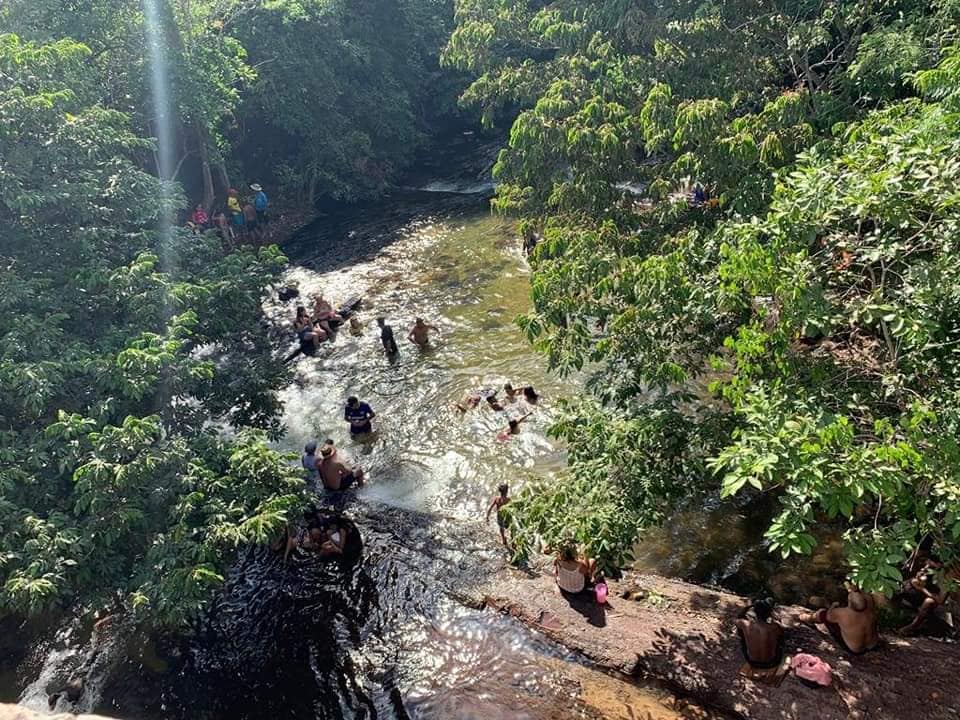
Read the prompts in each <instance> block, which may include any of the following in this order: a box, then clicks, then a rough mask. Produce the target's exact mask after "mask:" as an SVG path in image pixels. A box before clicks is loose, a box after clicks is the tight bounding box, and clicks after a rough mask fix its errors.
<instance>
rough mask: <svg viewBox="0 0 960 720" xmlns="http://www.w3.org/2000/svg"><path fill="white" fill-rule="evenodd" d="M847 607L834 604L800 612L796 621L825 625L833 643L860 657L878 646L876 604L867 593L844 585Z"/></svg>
mask: <svg viewBox="0 0 960 720" xmlns="http://www.w3.org/2000/svg"><path fill="white" fill-rule="evenodd" d="M847 590H848V593H847V607H840V604H839V603H834V604H833V605H831V606H830V609H829V610H827V609H823V610H818V611H817V612H815V613H803V614H801V615H800V618H799V619H800V622H805V623H811V624H812V623H816V624H818V625H825V626H826V628H827V630H829V631H830V634H831V635H832V636H833V638H834V640H836V641H837V643H838V644H839V645H840V647H842V648H843V649H844V650H846V651H847V652H849V653H851V654H852V655H863V654H864V653H865V652H867V651H868V650H873V649H874V648H875V647H877V645H878V644H879V643H880V635H879V633H878V632H877V604H876V602H874V599H873V598H872V597H871V596H870V595H868V594H867V593H864V592H861V591H860V590H859V589H858V588H856V587H854V586H853V585H850V584H849V583H848V584H847Z"/></svg>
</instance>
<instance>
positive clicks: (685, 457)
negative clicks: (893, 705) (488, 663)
mask: <svg viewBox="0 0 960 720" xmlns="http://www.w3.org/2000/svg"><path fill="white" fill-rule="evenodd" d="M956 17H957V16H956V8H955V7H954V5H953V4H952V3H943V4H939V5H935V6H929V5H926V4H920V3H912V2H903V3H882V4H879V5H878V4H876V3H868V2H831V3H826V4H824V3H806V2H792V3H788V4H787V5H786V6H784V5H782V4H774V3H769V2H765V1H760V2H734V3H723V4H719V5H718V4H704V3H700V2H691V3H670V4H666V5H662V4H661V5H656V4H654V5H651V4H649V3H640V2H636V1H635V0H608V1H603V2H582V1H578V0H556V1H554V2H541V3H526V2H511V1H510V0H460V1H459V2H458V3H457V28H456V30H455V31H454V33H453V34H452V36H451V39H450V42H449V44H448V47H447V49H446V52H445V56H444V57H445V60H446V62H448V63H451V64H453V65H454V66H456V67H459V68H462V69H464V70H466V71H469V72H471V73H473V74H474V76H475V77H476V80H475V81H474V83H473V84H472V85H471V87H470V88H469V89H468V90H467V91H466V93H465V94H464V95H463V98H462V102H463V103H464V104H466V105H468V106H473V107H477V108H478V109H479V110H480V112H481V115H482V117H483V118H484V119H485V120H486V121H488V122H493V121H495V120H496V119H497V118H498V117H501V116H502V115H504V114H506V113H510V112H515V113H517V115H516V119H515V120H514V122H513V127H512V130H511V134H510V140H509V145H508V147H507V148H505V149H504V150H503V151H502V152H501V155H500V159H499V162H498V164H497V166H496V169H495V172H496V174H497V177H498V179H499V181H500V185H499V187H498V191H497V198H496V201H495V202H496V207H497V208H498V209H500V210H501V211H503V212H508V213H514V214H518V215H520V216H521V217H523V218H524V222H525V224H527V225H529V226H535V227H538V228H539V229H540V230H542V235H543V241H542V242H541V243H540V245H539V246H538V248H537V250H536V252H535V254H534V257H533V258H532V264H533V268H534V274H533V279H532V288H531V296H532V304H533V307H532V310H531V312H529V313H528V314H526V315H525V316H523V317H522V318H520V320H519V322H520V324H521V326H522V327H523V328H524V329H525V331H526V332H527V334H528V336H529V338H530V339H531V341H532V342H534V343H535V345H536V346H537V347H538V348H540V349H541V350H542V351H543V352H544V353H546V354H547V356H548V358H549V360H550V363H551V365H552V366H553V367H554V368H556V369H558V370H559V371H560V372H569V371H572V370H580V369H583V368H588V369H589V376H590V381H589V383H588V388H589V390H590V396H589V397H588V398H584V399H581V400H579V401H577V402H569V403H567V404H566V406H565V407H564V408H563V415H562V417H561V419H560V420H559V421H558V422H557V424H556V426H555V427H554V430H553V431H554V433H555V434H556V435H557V436H558V437H560V438H563V439H565V440H566V441H567V442H568V443H569V447H570V458H571V463H570V473H569V477H568V478H567V479H566V480H565V481H564V482H562V483H560V484H554V485H552V486H538V487H535V488H533V489H531V490H529V491H526V492H524V493H523V494H521V496H520V497H519V498H517V500H516V502H515V503H513V504H512V505H513V507H512V511H511V512H512V514H513V515H514V517H515V518H516V519H517V521H518V522H519V524H520V525H521V526H522V527H524V529H525V533H526V534H525V535H524V536H523V537H525V538H526V539H527V540H530V541H532V540H533V539H535V538H536V537H540V538H544V539H546V541H547V542H548V543H550V544H553V543H555V542H556V541H557V540H559V539H560V535H561V534H564V533H569V534H573V535H574V536H576V537H577V538H578V539H579V540H580V541H581V542H583V543H584V544H585V545H586V546H587V549H588V551H589V552H591V553H593V554H595V555H596V556H598V557H599V558H600V559H601V560H602V561H604V562H606V563H607V564H610V565H616V564H619V563H621V562H623V560H624V559H625V558H626V557H628V556H629V550H630V547H631V545H632V543H633V541H634V540H635V538H636V537H637V534H638V532H639V531H641V530H642V529H643V528H645V527H647V526H649V525H651V524H656V523H659V522H662V521H664V519H665V518H668V517H669V516H670V514H671V512H672V511H673V510H674V509H675V508H676V507H677V506H678V505H680V504H682V503H690V502H693V501H694V499H695V498H699V497H703V496H705V495H716V494H718V493H722V494H724V495H730V494H733V493H735V492H772V493H776V494H777V496H778V497H780V498H781V501H782V502H783V503H784V512H783V513H782V514H781V515H779V516H778V517H775V518H773V519H772V521H771V524H770V529H769V532H768V537H769V538H770V540H771V546H772V547H773V549H775V550H777V551H779V552H782V553H783V554H784V555H789V554H792V553H795V552H809V551H810V550H811V549H812V546H813V544H814V543H815V540H814V537H813V534H812V533H810V529H811V526H812V525H813V524H814V523H818V522H834V523H835V524H836V525H837V526H838V527H840V528H841V529H845V530H846V538H847V541H848V543H847V547H848V550H849V557H850V562H851V574H852V577H853V578H854V579H855V580H856V581H857V582H859V583H861V584H863V585H864V586H865V587H867V588H869V589H878V590H885V591H889V590H891V589H892V587H893V583H894V580H895V578H897V577H899V564H900V562H901V560H902V559H903V557H904V556H905V554H907V553H909V552H912V550H913V549H915V548H916V547H917V546H918V544H919V543H920V541H921V540H922V539H923V538H924V537H925V536H930V537H933V538H934V539H935V541H936V543H937V546H938V549H939V550H940V552H941V553H942V554H944V555H947V556H951V557H952V556H953V553H954V550H953V547H954V544H955V542H956V537H954V536H953V535H952V533H953V532H955V530H954V527H955V523H956V517H957V507H956V498H957V495H956V491H955V488H953V486H952V485H951V484H950V482H952V481H950V482H945V481H943V478H945V477H953V476H954V475H955V474H956V469H957V468H956V466H955V465H952V464H951V463H952V462H953V461H952V459H951V458H953V457H954V456H953V453H952V450H950V447H951V444H950V443H949V442H947V443H936V444H935V445H936V446H935V447H934V446H933V445H934V444H931V443H930V441H929V438H930V437H931V435H930V433H931V432H936V433H938V434H939V436H943V435H944V434H948V433H949V432H950V430H949V429H950V427H951V426H952V422H953V421H952V417H953V414H954V413H953V411H952V410H951V409H950V408H952V407H953V404H954V403H953V401H952V400H950V398H951V397H952V395H951V393H953V386H954V384H955V379H954V378H953V377H952V375H951V374H950V373H952V370H951V369H950V368H951V367H952V364H951V362H950V361H949V358H950V357H952V352H953V350H952V348H953V345H952V343H953V339H952V335H953V334H954V333H955V331H956V319H955V318H953V312H952V303H953V300H952V293H953V292H954V290H955V288H956V287H957V286H956V282H955V280H954V279H953V278H952V275H950V274H949V273H948V272H947V270H948V268H947V265H948V264H949V260H948V258H949V256H950V253H951V249H950V246H949V243H950V242H951V237H952V236H951V232H952V227H953V222H954V219H953V217H952V204H951V201H950V200H949V198H950V197H952V196H953V194H954V189H953V187H954V185H953V183H954V182H955V180H954V178H953V175H952V172H953V171H952V167H953V165H952V157H954V156H955V149H954V148H953V145H952V143H953V142H954V141H955V139H956V134H955V132H954V125H953V122H954V117H953V114H952V113H953V112H954V108H953V107H952V105H951V103H953V102H954V101H953V99H952V98H953V95H952V94H951V93H952V92H953V91H952V87H953V86H952V85H951V83H952V82H954V81H955V79H956V75H955V73H956V70H955V66H956V60H955V56H954V55H953V54H952V53H951V52H948V51H947V48H948V45H949V43H950V42H951V38H952V37H954V34H955V28H956ZM894 34H896V35H897V36H898V37H903V42H902V43H900V44H896V43H893V42H892V38H893V37H894ZM918 38H924V39H925V40H924V41H920V40H918ZM894 45H896V47H894ZM938 63H939V65H938ZM917 71H923V72H921V73H920V75H919V78H920V80H919V82H920V85H921V87H922V88H923V90H924V92H925V93H926V94H927V100H926V101H921V100H920V99H917V98H916V97H912V98H911V97H910V96H912V95H913V96H915V95H916V90H915V87H914V83H913V78H914V73H916V72H917ZM934 128H937V130H936V131H935V130H934ZM921 159H922V162H921ZM930 165H932V166H930ZM915 166H916V167H918V168H924V169H918V170H917V172H918V173H920V174H921V175H924V177H923V178H921V177H919V175H914V174H913V170H912V169H911V168H913V167H915ZM694 182H700V183H702V185H703V186H704V187H705V188H706V190H707V192H708V193H709V194H710V195H711V197H712V201H711V202H710V203H707V204H705V205H703V206H694V205H693V204H692V203H690V202H689V199H690V188H691V185H692V183H694ZM624 183H629V184H630V187H632V188H634V189H636V188H639V189H640V190H639V196H637V195H635V194H634V192H627V191H626V190H625V187H626V186H625V185H624ZM928 223H929V224H928ZM928 232H929V233H931V235H928V234H927V233H928ZM934 237H936V240H934ZM892 248H895V249H892ZM891 253H892V254H891ZM884 268H886V271H885V270H884ZM835 276H836V277H835ZM921 298H922V299H921ZM908 337H909V344H908V340H907V338H908ZM868 338H869V339H868ZM851 340H853V342H851ZM854 348H855V349H854ZM866 348H869V349H870V352H869V353H866V354H864V351H865V350H866ZM934 358H938V359H937V360H934ZM914 363H916V365H915V364H914ZM868 368H869V371H868ZM947 436H949V435H947ZM925 438H926V439H925ZM928 446H929V447H928ZM579 496H582V497H583V498H584V499H585V503H586V505H585V506H586V507H587V508H588V512H583V511H582V508H583V507H584V504H582V503H581V504H577V503H573V504H571V498H574V497H579ZM574 507H575V508H576V510H577V511H576V512H574V511H572V510H571V508H574ZM521 549H523V548H522V547H521Z"/></svg>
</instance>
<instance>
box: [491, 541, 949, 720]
mask: <svg viewBox="0 0 960 720" xmlns="http://www.w3.org/2000/svg"><path fill="white" fill-rule="evenodd" d="M548 566H549V561H548V560H546V559H541V561H540V562H539V564H538V567H536V568H535V569H533V570H531V571H529V572H520V571H517V570H514V569H504V570H502V571H500V572H499V573H497V574H496V575H494V576H492V577H490V578H489V579H488V581H487V582H486V583H485V585H484V587H483V589H482V592H483V594H484V603H485V604H486V605H487V606H489V607H494V608H496V609H498V610H500V611H502V612H505V613H509V614H510V615H512V616H514V617H516V618H518V619H520V620H522V621H523V622H525V623H527V624H528V625H530V626H532V627H535V628H537V629H539V630H540V631H542V632H543V633H545V634H546V635H548V636H549V637H551V638H552V639H554V640H555V641H557V642H559V643H561V644H563V645H565V646H566V647H568V648H570V649H572V650H575V651H577V652H580V653H582V654H583V655H585V656H586V657H588V658H589V659H591V660H592V661H594V662H595V663H597V664H598V665H599V666H600V667H603V668H607V669H609V670H612V671H616V672H620V673H624V674H626V675H629V676H633V677H640V678H645V679H651V680H657V681H660V682H663V683H666V685H667V686H668V687H670V688H671V689H673V690H674V691H675V692H676V693H677V694H678V695H680V696H682V697H687V698H690V699H692V700H694V701H696V702H698V703H701V704H703V705H705V706H708V707H711V708H714V709H716V710H719V711H722V712H724V713H728V714H730V715H732V716H734V717H738V718H746V719H748V720H792V719H794V718H796V719H797V720H800V719H801V718H802V719H804V720H809V719H810V718H817V719H818V720H835V719H836V720H840V719H841V718H869V719H870V720H887V719H889V720H904V719H906V718H924V719H925V720H941V719H942V720H947V719H949V718H957V717H960V684H958V683H957V672H958V671H960V647H958V646H957V645H956V644H954V643H948V642H939V641H935V640H931V639H928V638H911V639H905V638H899V637H896V636H886V637H884V644H883V646H882V647H881V649H880V650H878V651H876V652H872V653H868V654H867V655H864V656H860V657H853V656H850V655H848V654H846V653H842V652H840V651H839V649H838V648H837V646H836V645H835V644H834V643H833V642H832V640H831V638H830V637H829V636H828V635H826V634H825V633H822V632H818V631H817V630H816V629H814V628H811V627H808V626H806V625H802V624H800V623H799V622H798V621H797V615H798V614H799V613H800V612H801V611H802V610H803V609H802V608H798V607H784V608H780V609H779V611H778V617H779V619H780V621H781V622H782V623H783V624H784V625H785V626H786V627H788V635H787V652H788V653H789V654H795V653H797V652H801V651H802V652H807V653H811V654H814V655H818V656H820V657H821V658H823V659H824V660H826V661H827V662H829V663H830V665H831V666H832V667H833V671H834V687H831V688H822V689H811V688H809V687H807V686H805V685H803V684H801V683H800V681H798V680H797V679H796V678H795V677H793V676H792V675H790V676H788V677H787V678H786V679H785V680H784V682H783V683H782V684H781V685H780V686H779V687H769V686H766V685H762V684H758V683H755V682H753V681H751V680H747V679H745V678H742V677H740V676H739V674H738V669H739V667H740V665H741V663H742V662H743V659H742V656H741V654H740V646H739V641H738V638H737V636H736V634H735V632H734V630H733V628H734V619H735V617H736V614H737V613H738V612H739V611H740V610H741V609H742V608H743V607H744V605H745V604H746V602H747V601H746V599H745V598H742V597H739V596H736V595H731V594H729V593H725V592H719V591H716V590H713V589H708V588H703V587H698V586H696V585H690V584H688V583H684V582H680V581H676V580H669V579H666V578H662V577H656V576H651V575H636V574H628V575H627V576H626V577H625V578H624V579H623V580H622V581H621V582H611V583H610V600H609V603H608V606H607V607H606V608H601V607H600V606H598V605H596V603H594V602H593V601H592V600H588V601H585V602H582V603H571V602H569V601H568V600H567V599H565V598H564V597H563V596H561V595H560V593H559V592H558V591H557V589H556V585H555V583H554V581H553V578H552V576H551V575H550V573H549V570H548ZM625 591H631V592H632V593H636V596H639V597H640V598H641V599H639V600H627V599H624V598H622V597H621V595H622V594H623V593H624V592H625Z"/></svg>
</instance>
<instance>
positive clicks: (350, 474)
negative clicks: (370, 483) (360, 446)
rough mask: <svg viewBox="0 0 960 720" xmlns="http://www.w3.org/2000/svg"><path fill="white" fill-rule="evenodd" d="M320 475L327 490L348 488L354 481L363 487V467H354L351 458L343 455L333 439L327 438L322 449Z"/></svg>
mask: <svg viewBox="0 0 960 720" xmlns="http://www.w3.org/2000/svg"><path fill="white" fill-rule="evenodd" d="M320 455H321V456H322V458H323V459H322V460H321V461H320V477H321V478H323V486H324V487H325V488H327V490H347V489H348V488H350V487H351V486H352V485H353V484H354V483H356V485H357V487H363V469H362V468H360V467H354V466H353V465H352V464H351V463H350V460H349V458H347V457H346V456H345V455H344V456H341V455H340V453H339V451H338V450H337V448H336V447H334V444H333V440H327V441H326V442H325V443H324V444H323V447H322V448H321V449H320Z"/></svg>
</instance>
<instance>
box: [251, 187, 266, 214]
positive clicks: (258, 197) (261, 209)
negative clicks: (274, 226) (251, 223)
mask: <svg viewBox="0 0 960 720" xmlns="http://www.w3.org/2000/svg"><path fill="white" fill-rule="evenodd" d="M250 189H251V190H253V192H254V193H255V195H254V196H253V209H254V210H255V211H256V213H257V222H258V223H266V222H267V206H268V205H269V204H270V201H269V200H268V199H267V194H266V193H265V192H264V191H263V188H262V187H260V186H259V185H258V184H257V183H253V185H251V186H250Z"/></svg>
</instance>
